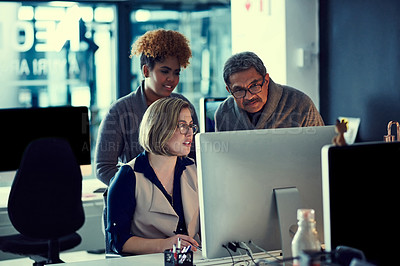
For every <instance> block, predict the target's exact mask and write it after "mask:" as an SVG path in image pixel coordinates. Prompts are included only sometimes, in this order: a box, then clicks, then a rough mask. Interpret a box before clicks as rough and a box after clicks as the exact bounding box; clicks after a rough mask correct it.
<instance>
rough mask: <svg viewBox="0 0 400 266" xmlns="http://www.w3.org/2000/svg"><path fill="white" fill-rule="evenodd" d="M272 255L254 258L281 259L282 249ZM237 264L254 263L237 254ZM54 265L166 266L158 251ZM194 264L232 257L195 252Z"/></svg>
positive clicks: (221, 261)
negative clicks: (206, 255)
mask: <svg viewBox="0 0 400 266" xmlns="http://www.w3.org/2000/svg"><path fill="white" fill-rule="evenodd" d="M269 254H270V255H267V254H265V253H255V254H254V255H253V256H254V260H255V261H256V262H257V261H259V260H268V261H269V263H271V262H273V261H276V260H277V259H281V258H282V257H281V255H280V251H272V252H269ZM233 259H234V262H235V265H238V266H240V265H254V264H250V262H251V260H250V258H249V257H248V256H247V255H242V256H235V257H234V258H233ZM53 265H60V266H61V265H65V266H125V265H126V266H128V265H129V266H132V265H141V266H164V254H163V253H156V254H150V255H140V256H131V257H122V258H112V259H102V260H92V261H80V262H71V263H68V262H67V263H63V264H53ZM194 265H197V266H201V265H204V266H205V265H232V258H230V257H226V258H220V259H203V258H202V256H201V252H200V251H198V252H195V253H194Z"/></svg>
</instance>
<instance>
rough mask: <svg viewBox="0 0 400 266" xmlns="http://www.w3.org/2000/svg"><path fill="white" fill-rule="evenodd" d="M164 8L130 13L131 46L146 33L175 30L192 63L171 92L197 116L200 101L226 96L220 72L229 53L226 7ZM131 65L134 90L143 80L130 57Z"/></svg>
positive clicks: (138, 66) (133, 59)
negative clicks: (183, 40) (182, 37)
mask: <svg viewBox="0 0 400 266" xmlns="http://www.w3.org/2000/svg"><path fill="white" fill-rule="evenodd" d="M165 8H166V7H164V8H163V10H162V9H161V8H159V9H157V7H149V8H147V9H145V8H141V9H136V10H133V11H132V13H131V23H132V36H133V40H132V43H133V42H134V41H135V40H136V39H137V38H138V37H139V36H141V35H142V34H144V33H145V32H146V31H148V30H154V29H157V28H164V29H168V30H177V31H179V32H181V33H182V34H184V35H185V36H186V37H187V38H188V39H189V41H190V46H191V49H192V59H191V60H190V65H189V66H188V67H187V68H186V69H184V70H183V71H182V72H181V78H180V82H179V85H178V87H177V89H175V92H178V93H182V94H183V95H185V96H186V97H187V98H188V99H189V100H190V101H191V102H192V103H193V105H194V106H195V108H196V109H197V110H196V111H197V112H198V110H199V100H200V98H201V97H204V96H226V95H227V92H226V90H225V83H224V81H223V77H222V70H223V65H224V63H225V61H226V60H227V59H228V57H229V56H230V55H231V50H232V49H231V46H232V45H231V15H230V14H231V11H230V4H226V5H222V6H221V5H218V6H212V5H211V6H209V7H208V8H205V9H202V10H199V9H197V10H196V8H193V9H192V10H190V11H188V10H184V11H182V10H165ZM131 63H132V65H131V72H132V89H133V90H135V89H136V88H137V86H138V85H139V84H140V82H141V80H142V79H143V77H142V74H141V71H140V60H139V57H133V58H132V61H131ZM198 114H199V112H198Z"/></svg>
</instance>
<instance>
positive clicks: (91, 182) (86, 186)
mask: <svg viewBox="0 0 400 266" xmlns="http://www.w3.org/2000/svg"><path fill="white" fill-rule="evenodd" d="M99 188H106V185H104V184H103V183H102V182H101V181H100V180H98V179H96V178H94V179H84V180H83V181H82V201H83V202H86V201H93V200H101V201H102V200H103V193H94V191H95V190H96V189H99ZM10 190H11V187H0V209H6V208H7V202H8V195H9V194H10Z"/></svg>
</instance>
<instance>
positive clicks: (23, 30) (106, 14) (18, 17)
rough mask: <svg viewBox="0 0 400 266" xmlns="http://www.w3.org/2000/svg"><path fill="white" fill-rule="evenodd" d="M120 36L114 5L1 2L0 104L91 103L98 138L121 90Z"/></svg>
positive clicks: (8, 106) (29, 106) (10, 105)
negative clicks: (118, 71) (102, 114)
mask: <svg viewBox="0 0 400 266" xmlns="http://www.w3.org/2000/svg"><path fill="white" fill-rule="evenodd" d="M116 36H117V35H116V8H115V6H114V5H111V4H104V3H103V4H96V3H93V4H87V3H85V4H84V3H78V2H63V1H58V2H34V1H24V2H22V1H21V2H4V1H2V2H0V80H1V84H0V92H1V97H0V108H20V107H27V108H31V107H49V106H86V107H89V109H90V120H91V141H92V144H93V143H95V141H96V135H97V127H98V125H99V123H100V120H101V117H100V116H99V115H98V114H99V113H100V112H99V111H100V110H102V109H106V108H108V107H109V105H110V103H111V102H112V101H114V100H115V95H116V87H117V86H116V65H117V56H116ZM2 130H7V129H3V128H2ZM93 148H94V145H92V150H93ZM92 153H93V152H92ZM3 181H4V180H0V182H3ZM5 183H7V182H6V181H5Z"/></svg>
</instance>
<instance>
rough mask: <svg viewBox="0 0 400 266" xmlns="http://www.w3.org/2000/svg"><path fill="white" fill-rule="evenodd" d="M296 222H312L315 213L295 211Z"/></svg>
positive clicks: (302, 210)
mask: <svg viewBox="0 0 400 266" xmlns="http://www.w3.org/2000/svg"><path fill="white" fill-rule="evenodd" d="M297 219H298V220H314V219H315V211H314V210H313V209H298V210H297Z"/></svg>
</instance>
